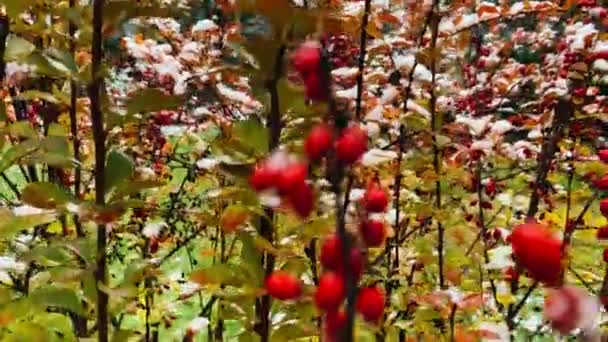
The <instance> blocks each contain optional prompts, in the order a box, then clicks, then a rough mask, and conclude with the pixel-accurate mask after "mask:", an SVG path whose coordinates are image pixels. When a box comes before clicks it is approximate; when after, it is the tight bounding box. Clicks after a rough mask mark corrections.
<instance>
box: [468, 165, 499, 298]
mask: <svg viewBox="0 0 608 342" xmlns="http://www.w3.org/2000/svg"><path fill="white" fill-rule="evenodd" d="M481 169H482V161H481V160H480V161H478V162H477V177H475V178H476V179H477V184H476V185H477V208H478V210H479V211H478V215H479V224H480V225H481V231H480V232H479V234H480V235H481V238H482V240H483V259H484V261H485V262H486V264H487V263H489V262H490V256H489V255H488V234H487V232H488V227H487V225H486V222H485V215H484V209H483V189H482V188H483V187H482V184H481ZM488 280H489V281H490V288H491V289H492V296H493V297H494V301H495V302H496V303H500V302H499V301H498V297H497V290H496V284H494V279H492V277H491V276H490V275H489V274H488ZM499 307H502V305H500V304H499Z"/></svg>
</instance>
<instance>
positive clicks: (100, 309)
mask: <svg viewBox="0 0 608 342" xmlns="http://www.w3.org/2000/svg"><path fill="white" fill-rule="evenodd" d="M103 7H104V0H93V41H92V57H91V77H92V81H91V84H90V85H89V87H88V88H89V89H88V91H89V99H90V101H91V122H92V126H93V140H94V143H95V204H97V205H98V206H103V205H104V204H105V157H106V146H105V132H104V124H103V112H102V111H101V99H100V91H101V84H102V81H103V80H102V78H101V62H102V57H103V50H102V41H103V36H102V26H103ZM106 246H107V241H106V226H105V224H99V225H98V226H97V269H96V270H95V280H96V282H97V284H96V287H97V328H98V340H99V342H107V341H108V295H107V293H106V292H104V290H102V286H103V287H105V286H106V285H107V279H106V266H107V265H106V259H107V251H106Z"/></svg>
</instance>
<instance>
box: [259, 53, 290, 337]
mask: <svg viewBox="0 0 608 342" xmlns="http://www.w3.org/2000/svg"><path fill="white" fill-rule="evenodd" d="M286 49H287V47H286V46H285V45H282V46H281V47H280V48H279V51H278V53H277V56H276V60H275V70H274V74H273V75H272V77H271V78H270V79H269V80H268V81H267V83H266V89H267V90H268V93H269V94H270V115H269V116H268V120H267V123H266V125H267V127H268V130H269V131H270V139H269V141H268V150H269V151H272V150H274V149H276V148H277V147H278V146H279V142H280V138H281V128H282V124H281V109H280V107H279V91H278V88H277V84H278V82H279V79H280V78H281V75H282V73H283V58H284V56H285V51H286ZM266 216H267V217H266V218H262V219H261V226H260V234H261V235H262V237H263V238H264V239H266V240H268V242H270V243H272V242H273V240H274V227H273V226H274V210H272V208H267V209H266ZM274 263H275V260H274V255H272V254H271V253H267V252H264V254H263V255H262V264H263V266H264V273H265V276H266V277H267V276H268V275H270V274H271V273H272V271H273V270H274ZM271 304H272V303H271V298H270V296H269V295H264V296H263V297H262V298H261V300H259V301H258V302H256V313H257V315H258V320H259V322H258V323H257V327H256V330H257V332H258V334H259V335H260V339H261V342H268V341H269V339H270V317H269V314H270V307H271Z"/></svg>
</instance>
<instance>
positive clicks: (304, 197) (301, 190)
mask: <svg viewBox="0 0 608 342" xmlns="http://www.w3.org/2000/svg"><path fill="white" fill-rule="evenodd" d="M287 196H288V200H289V203H290V204H291V207H292V208H293V210H294V211H295V212H296V213H297V214H298V215H299V216H300V217H301V218H307V217H308V216H310V213H311V212H312V209H313V208H314V205H315V203H314V200H315V198H314V193H313V191H312V187H311V186H310V185H308V184H306V183H305V182H302V183H298V184H296V185H295V187H294V188H292V189H291V190H290V192H289V194H288V195H287Z"/></svg>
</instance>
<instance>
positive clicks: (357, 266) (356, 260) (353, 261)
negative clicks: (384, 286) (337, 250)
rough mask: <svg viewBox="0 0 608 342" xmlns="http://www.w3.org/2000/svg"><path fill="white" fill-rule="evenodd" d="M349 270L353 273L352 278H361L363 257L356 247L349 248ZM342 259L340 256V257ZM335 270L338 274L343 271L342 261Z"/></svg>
mask: <svg viewBox="0 0 608 342" xmlns="http://www.w3.org/2000/svg"><path fill="white" fill-rule="evenodd" d="M349 257H350V272H351V273H352V275H353V278H354V279H355V280H356V281H358V280H359V278H361V274H362V273H363V257H362V255H361V252H360V251H359V250H358V249H357V248H353V249H351V250H350V256H349ZM340 260H342V258H340ZM336 272H338V273H339V274H343V273H344V262H340V264H338V267H337V268H336Z"/></svg>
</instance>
